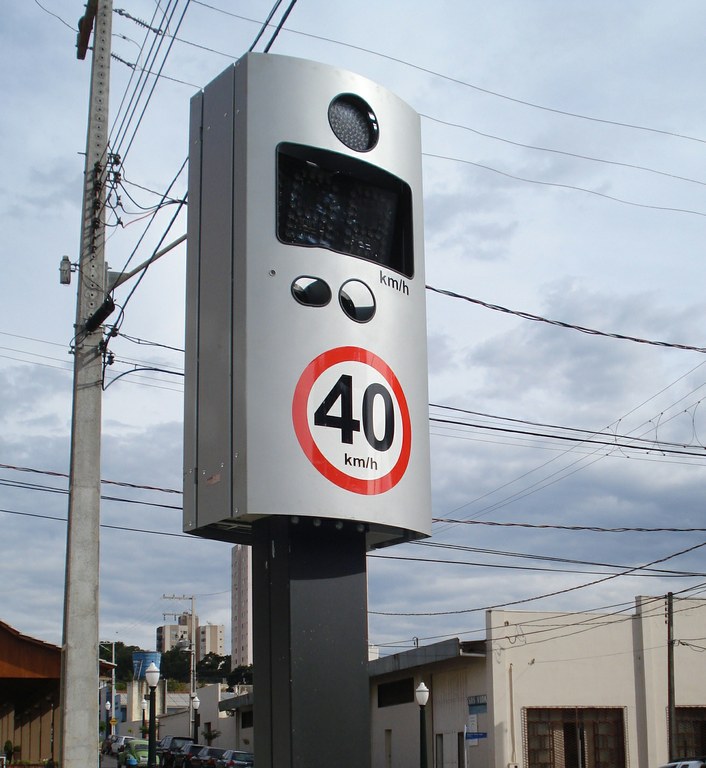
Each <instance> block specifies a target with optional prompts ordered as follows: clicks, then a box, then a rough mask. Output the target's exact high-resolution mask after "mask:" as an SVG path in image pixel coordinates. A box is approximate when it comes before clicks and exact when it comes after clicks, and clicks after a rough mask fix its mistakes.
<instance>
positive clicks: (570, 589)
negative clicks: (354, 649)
mask: <svg viewBox="0 0 706 768" xmlns="http://www.w3.org/2000/svg"><path fill="white" fill-rule="evenodd" d="M704 546H706V541H702V542H701V543H700V544H695V545H694V546H692V547H687V548H686V549H683V550H681V551H679V552H675V553H674V554H671V555H667V556H666V557H661V558H658V559H656V560H652V561H651V562H649V563H645V564H644V565H636V566H634V567H632V568H628V569H626V570H625V571H622V572H621V573H615V574H611V575H610V576H605V577H603V578H602V579H595V580H594V581H589V582H587V583H585V584H578V585H576V586H573V587H566V588H565V589H558V590H555V591H554V592H547V593H546V594H544V595H539V596H535V597H525V598H522V599H521V600H511V601H509V602H507V603H499V604H498V605H493V606H489V607H488V608H461V609H458V610H454V611H368V613H370V614H371V615H374V616H454V615H458V614H467V613H477V612H479V611H485V610H493V609H496V608H506V607H508V606H510V605H522V604H524V603H530V602H534V601H535V600H544V599H545V598H547V597H556V596H557V595H565V594H567V593H569V592H575V591H576V590H579V589H586V587H593V586H596V585H598V584H603V583H604V582H606V581H611V580H612V579H617V578H618V577H620V576H627V575H628V574H630V573H633V572H634V571H637V570H641V569H644V568H647V567H649V566H651V565H657V564H658V563H663V562H666V561H667V560H671V559H672V558H674V557H679V556H681V555H685V554H688V553H689V552H693V551H695V550H697V549H700V548H701V547H704Z"/></svg>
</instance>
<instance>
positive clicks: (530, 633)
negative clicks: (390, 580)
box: [370, 597, 706, 768]
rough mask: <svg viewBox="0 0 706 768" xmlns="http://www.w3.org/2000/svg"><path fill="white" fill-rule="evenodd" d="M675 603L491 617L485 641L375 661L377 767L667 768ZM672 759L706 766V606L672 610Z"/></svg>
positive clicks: (684, 604) (686, 604) (646, 601)
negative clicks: (703, 761) (424, 699)
mask: <svg viewBox="0 0 706 768" xmlns="http://www.w3.org/2000/svg"><path fill="white" fill-rule="evenodd" d="M666 617H667V601H666V599H665V597H658V598H651V597H638V598H636V601H635V605H634V606H633V605H630V606H628V607H623V608H622V609H616V610H614V611H610V612H605V613H556V612H542V613H538V612H529V611H527V612H524V611H490V612H488V614H487V618H486V639H485V641H472V642H460V641H459V640H456V639H455V640H449V641H444V642H442V643H437V644H435V645H431V646H425V647H422V648H419V649H414V650H411V651H407V652H405V653H401V654H396V655H395V656H390V657H385V658H383V659H380V660H377V661H373V662H371V664H370V671H371V715H372V766H373V768H406V766H410V765H418V764H419V750H420V717H419V707H418V706H417V704H416V703H415V699H414V690H415V689H416V687H417V685H418V684H419V683H420V682H424V683H425V684H426V685H427V686H428V688H429V689H430V691H431V695H430V698H429V702H428V704H427V706H426V708H425V710H426V711H425V716H426V717H425V720H426V728H427V734H426V735H427V738H426V741H427V745H428V765H429V766H430V768H481V766H482V768H515V767H517V768H658V766H661V765H664V764H665V763H666V762H667V761H668V758H669V717H668V689H669V685H668V680H669V675H668V671H669V669H668V642H667V641H668V635H667V632H668V627H667V622H666ZM672 627H673V638H674V642H673V644H672V647H673V651H674V663H673V667H672V669H673V679H674V702H675V710H674V711H675V729H674V741H675V743H674V748H673V751H674V756H681V757H689V756H697V755H705V754H706V652H705V651H706V600H697V599H679V598H678V597H675V598H674V601H673V612H672Z"/></svg>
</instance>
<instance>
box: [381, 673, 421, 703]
mask: <svg viewBox="0 0 706 768" xmlns="http://www.w3.org/2000/svg"><path fill="white" fill-rule="evenodd" d="M412 701H414V678H413V677H405V678H403V679H402V680H393V682H391V683H381V684H380V685H378V707H393V706H395V705H396V704H409V703H410V702H412Z"/></svg>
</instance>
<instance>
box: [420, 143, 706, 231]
mask: <svg viewBox="0 0 706 768" xmlns="http://www.w3.org/2000/svg"><path fill="white" fill-rule="evenodd" d="M422 155H424V157H431V158H434V159H436V160H448V161H450V162H452V163H462V164H463V165H472V166H474V167H475V168H482V169H483V170H485V171H492V172H493V173H497V174H499V175H500V176H504V177H505V178H507V179H513V180H514V181H523V182H526V183H528V184H538V185H539V186H542V187H557V188H558V189H570V190H572V191H574V192H585V193H586V194H588V195H595V196H596V197H602V198H603V199H605V200H611V201H612V202H614V203H622V204H623V205H631V206H633V207H635V208H647V209H649V210H652V211H665V212H668V213H686V214H688V215H690V216H706V212H704V211H695V210H692V209H690V208H674V207H672V206H668V205H652V204H649V203H638V202H636V201H634V200H625V199H624V198H622V197H616V196H615V195H608V194H606V193H605V192H599V191H598V190H596V189H588V187H579V186H577V185H576V184H562V183H560V182H557V181H543V180H541V179H530V178H528V177H526V176H518V175H517V174H514V173H508V172H507V171H501V170H500V169H499V168H493V167H492V166H490V165H485V164H484V163H478V162H475V161H473V160H464V159H463V158H460V157H449V156H448V155H436V154H432V153H431V152H422Z"/></svg>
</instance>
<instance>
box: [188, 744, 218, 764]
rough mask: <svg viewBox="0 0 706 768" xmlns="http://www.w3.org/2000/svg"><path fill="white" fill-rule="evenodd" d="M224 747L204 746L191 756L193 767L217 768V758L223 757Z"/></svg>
mask: <svg viewBox="0 0 706 768" xmlns="http://www.w3.org/2000/svg"><path fill="white" fill-rule="evenodd" d="M225 751H226V750H225V749H224V748H223V747H204V748H203V749H202V750H201V751H200V752H199V753H198V754H197V755H195V756H194V757H192V758H191V768H216V760H218V758H219V757H223V753H224V752H225Z"/></svg>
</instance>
